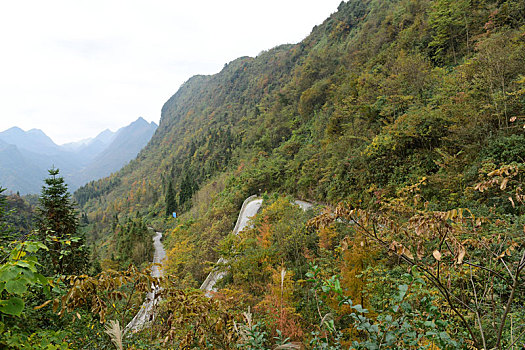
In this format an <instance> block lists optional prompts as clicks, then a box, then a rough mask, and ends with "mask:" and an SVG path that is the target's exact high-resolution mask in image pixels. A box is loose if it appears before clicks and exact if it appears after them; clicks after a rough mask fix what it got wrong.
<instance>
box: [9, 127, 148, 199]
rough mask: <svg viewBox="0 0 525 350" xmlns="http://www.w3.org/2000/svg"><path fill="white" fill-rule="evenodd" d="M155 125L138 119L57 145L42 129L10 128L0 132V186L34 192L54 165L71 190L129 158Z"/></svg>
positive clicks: (105, 173)
mask: <svg viewBox="0 0 525 350" xmlns="http://www.w3.org/2000/svg"><path fill="white" fill-rule="evenodd" d="M156 128H157V125H156V124H155V123H151V124H150V123H148V122H146V121H145V120H144V119H143V118H139V119H137V120H136V121H135V122H133V123H131V124H130V125H128V126H126V127H123V128H121V129H119V130H118V131H117V132H112V131H110V130H104V131H103V132H101V133H100V134H98V135H97V136H96V137H94V138H90V139H86V140H82V141H79V142H72V143H68V144H65V145H61V146H59V145H57V144H55V143H54V142H53V140H51V138H49V137H48V136H47V135H46V134H45V133H44V132H43V131H42V130H38V129H31V130H29V131H24V130H22V129H20V128H18V127H13V128H10V129H8V130H5V131H3V132H0V186H2V187H7V189H8V190H10V191H13V192H17V191H18V192H20V193H21V194H26V193H38V192H40V189H41V187H42V183H43V179H44V178H45V177H46V176H47V170H48V169H49V168H51V167H52V166H55V167H56V168H59V169H60V172H61V174H62V175H63V176H64V177H65V179H66V182H67V183H68V184H69V186H70V187H69V188H70V190H75V189H76V188H78V187H79V186H81V185H83V184H84V183H85V182H88V181H90V180H94V179H99V178H101V177H104V176H106V175H109V174H111V173H112V172H114V171H116V170H118V169H119V168H120V167H122V166H123V165H124V164H126V163H127V162H128V161H130V160H131V159H133V158H134V157H135V156H136V155H137V153H138V152H139V151H140V150H141V149H142V148H143V147H144V146H145V145H146V144H147V143H148V141H149V139H150V138H151V136H152V135H153V133H154V132H155V130H156Z"/></svg>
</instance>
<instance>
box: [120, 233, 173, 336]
mask: <svg viewBox="0 0 525 350" xmlns="http://www.w3.org/2000/svg"><path fill="white" fill-rule="evenodd" d="M161 238H162V233H161V232H155V236H153V247H154V248H155V252H154V254H153V267H152V269H151V276H153V277H157V278H158V277H161V276H162V266H161V265H162V262H163V261H164V259H165V258H166V251H165V250H164V247H163V246H162V242H161ZM158 292H159V286H156V285H153V286H152V291H151V292H150V293H148V295H147V296H146V301H144V303H143V304H142V306H141V307H140V310H139V312H137V314H136V315H135V317H133V319H132V320H131V321H130V322H129V323H128V325H127V326H126V331H132V332H137V331H140V330H141V329H142V328H144V326H145V325H146V324H147V323H149V322H151V321H153V318H154V317H155V313H154V311H155V307H156V306H157V304H158V302H159V300H160V298H159V296H158Z"/></svg>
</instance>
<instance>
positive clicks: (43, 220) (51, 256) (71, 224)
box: [37, 168, 89, 274]
mask: <svg viewBox="0 0 525 350" xmlns="http://www.w3.org/2000/svg"><path fill="white" fill-rule="evenodd" d="M48 172H49V177H48V178H47V179H45V180H44V182H45V185H44V186H42V193H41V195H40V198H39V200H40V206H39V207H38V208H37V228H38V236H39V240H40V241H42V242H44V243H45V244H46V245H47V246H48V247H49V252H47V253H45V256H44V257H43V259H42V263H43V265H44V268H45V269H46V270H47V271H46V272H50V273H58V274H78V273H81V272H85V270H86V269H87V264H88V256H89V255H88V251H87V247H86V246H85V238H84V237H83V235H80V234H79V233H78V219H77V212H76V210H75V208H74V205H73V202H72V200H71V195H70V193H69V192H68V189H67V184H66V183H65V182H64V178H63V177H61V176H59V169H55V168H52V169H50V170H48Z"/></svg>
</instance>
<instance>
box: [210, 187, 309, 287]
mask: <svg viewBox="0 0 525 350" xmlns="http://www.w3.org/2000/svg"><path fill="white" fill-rule="evenodd" d="M255 198H256V197H255V196H251V197H248V198H247V199H246V200H245V201H244V203H243V205H242V208H241V211H240V213H239V217H238V219H237V224H236V225H235V228H234V229H233V233H234V234H236V235H238V234H239V232H241V231H242V230H243V229H244V228H245V227H246V225H247V224H248V222H249V220H250V219H251V218H252V217H253V216H255V215H256V214H257V212H258V211H259V209H260V208H261V205H262V202H263V200H262V198H259V199H255ZM295 204H297V205H299V206H300V207H301V209H303V210H308V209H309V208H311V207H312V203H308V202H305V201H299V200H296V201H295ZM220 263H226V260H224V259H223V258H220V259H219V261H217V264H220ZM225 274H226V272H224V271H216V270H215V271H212V272H210V274H209V275H208V277H206V280H205V281H204V283H202V286H201V288H200V289H202V290H204V291H206V292H210V291H213V292H216V291H217V290H216V288H215V284H216V283H217V282H218V281H219V280H220V279H221V278H223V277H224V275H225Z"/></svg>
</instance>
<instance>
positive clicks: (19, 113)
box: [0, 0, 341, 144]
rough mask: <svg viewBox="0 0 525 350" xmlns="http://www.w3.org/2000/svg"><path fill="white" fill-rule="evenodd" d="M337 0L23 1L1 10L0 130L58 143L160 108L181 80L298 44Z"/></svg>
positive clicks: (155, 114)
mask: <svg viewBox="0 0 525 350" xmlns="http://www.w3.org/2000/svg"><path fill="white" fill-rule="evenodd" d="M340 2H341V1H340V0H323V1H318V0H317V1H310V0H302V1H299V0H284V1H283V0H280V1H277V0H267V1H265V2H249V1H246V0H244V1H240V0H225V1H221V2H218V1H212V0H203V1H198V2H197V1H191V2H190V1H187V2H184V3H182V2H181V1H166V0H154V1H134V0H128V1H121V0H119V1H113V0H106V1H100V0H91V1H85V2H84V1H82V2H80V1H70V0H60V1H57V0H50V1H45V2H43V1H40V0H28V1H17V2H8V3H6V4H3V8H2V12H1V13H0V40H1V41H2V44H3V50H2V51H3V54H2V55H0V76H1V77H2V80H1V81H2V82H1V83H0V96H1V97H0V113H1V116H2V117H1V118H0V130H5V129H8V128H10V127H13V126H18V127H20V128H22V129H24V130H29V129H33V128H36V129H41V130H43V131H44V133H46V135H48V136H49V137H51V139H53V141H54V142H55V143H57V144H63V143H67V142H71V141H78V140H81V139H85V138H88V137H94V136H96V135H97V134H98V133H100V132H101V131H103V130H105V129H108V128H109V129H111V130H116V129H118V128H120V127H122V126H125V125H128V124H130V123H131V122H132V121H134V120H136V119H137V118H138V117H140V116H142V117H143V118H144V119H146V120H147V121H148V122H151V121H154V122H155V123H157V124H158V122H159V119H160V110H161V108H162V105H163V104H164V102H165V101H166V100H168V98H169V97H170V96H171V95H173V94H174V93H175V92H176V91H177V89H178V88H179V87H180V85H181V84H182V83H184V82H185V81H186V80H188V79H189V78H190V77H191V76H193V75H196V74H214V73H217V72H219V71H220V70H221V69H222V67H223V66H224V64H225V63H228V62H231V61H232V60H234V59H236V58H238V57H242V56H252V57H254V56H256V55H257V54H258V53H260V52H261V51H264V50H268V49H271V48H273V47H275V46H277V45H281V44H287V43H297V42H299V41H301V40H302V39H304V38H305V37H306V36H307V35H308V34H309V33H310V32H311V30H312V28H313V27H314V26H315V25H318V24H321V23H322V22H323V21H324V20H325V19H326V18H328V17H329V16H330V14H332V13H333V12H335V11H336V10H337V6H338V5H339V3H340Z"/></svg>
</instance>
